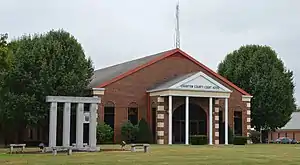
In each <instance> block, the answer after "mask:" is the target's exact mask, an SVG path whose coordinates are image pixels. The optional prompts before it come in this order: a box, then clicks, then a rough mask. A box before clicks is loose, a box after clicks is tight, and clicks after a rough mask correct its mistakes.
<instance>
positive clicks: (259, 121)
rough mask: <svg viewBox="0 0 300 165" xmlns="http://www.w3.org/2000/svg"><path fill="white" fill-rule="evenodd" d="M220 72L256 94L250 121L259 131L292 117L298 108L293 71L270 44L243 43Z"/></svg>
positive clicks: (227, 59) (280, 124)
mask: <svg viewBox="0 0 300 165" xmlns="http://www.w3.org/2000/svg"><path fill="white" fill-rule="evenodd" d="M218 72H219V74H221V75H222V76H224V77H225V78H227V79H228V80H230V81H231V82H233V83H235V84H236V85H237V86H239V87H241V88H243V89H244V90H246V91H247V92H249V93H250V94H251V95H253V99H252V104H251V110H252V113H251V118H252V123H251V124H252V125H253V126H255V128H256V129H257V130H261V129H271V130H274V129H277V128H280V127H283V126H284V125H285V124H286V123H287V122H288V121H289V120H290V116H291V113H292V112H294V111H295V109H296V105H295V99H294V97H293V94H294V84H293V72H292V71H290V70H287V69H286V68H285V66H284V64H283V62H282V60H280V59H279V58H278V57H277V53H276V52H275V51H274V50H272V49H271V48H270V47H269V46H259V45H247V46H242V47H241V48H240V49H238V50H235V51H233V52H232V53H230V54H228V55H227V56H226V58H225V60H224V61H222V62H221V63H220V64H219V66H218Z"/></svg>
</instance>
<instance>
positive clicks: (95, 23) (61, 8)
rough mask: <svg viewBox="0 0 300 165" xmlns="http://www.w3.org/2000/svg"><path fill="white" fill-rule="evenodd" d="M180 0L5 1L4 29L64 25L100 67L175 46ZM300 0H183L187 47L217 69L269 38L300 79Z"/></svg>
mask: <svg viewBox="0 0 300 165" xmlns="http://www.w3.org/2000/svg"><path fill="white" fill-rule="evenodd" d="M176 3H177V0H26V1H25V0H0V6H1V10H0V33H5V32H7V33H9V36H10V37H11V38H13V37H17V36H20V35H22V34H25V33H27V34H28V33H36V32H38V33H42V32H46V31H49V30H51V29H60V28H63V29H65V30H67V31H69V32H70V33H71V34H73V35H74V36H75V37H76V38H77V39H78V41H79V42H80V43H81V44H82V45H83V48H84V50H85V52H86V54H87V55H88V56H91V57H92V59H93V61H94V65H95V68H96V69H97V68H101V67H105V66H108V65H113V64H116V63H119V62H123V61H126V60H131V59H133V58H138V57H142V56H146V55H149V54H152V53H157V52H160V51H164V50H168V49H172V48H174V27H175V5H176ZM299 6H300V1H299V0H251V1H249V0H247V1H246V0H205V1H204V0H181V1H180V8H181V9H180V17H181V18H180V19H181V27H180V28H181V49H182V50H184V51H185V52H187V53H189V54H190V55H191V56H193V57H194V58H196V59H197V60H199V61H200V62H202V63H204V64H206V65H207V66H208V67H210V68H212V69H213V70H216V68H217V65H218V63H219V62H220V61H221V60H223V59H224V57H225V55H226V54H227V53H229V52H231V51H233V50H235V49H238V48H239V47H240V46H241V45H245V44H264V45H269V46H271V47H273V48H274V49H275V51H276V52H277V53H278V54H279V56H280V58H281V59H282V60H283V61H284V62H285V65H286V66H287V67H288V68H289V69H291V70H293V71H294V76H295V82H296V85H298V86H300V65H298V66H297V63H299V60H298V59H299V55H300V45H299V43H300V30H299V29H300V19H299V17H300V10H299V11H297V9H299ZM296 98H297V100H300V87H299V88H296Z"/></svg>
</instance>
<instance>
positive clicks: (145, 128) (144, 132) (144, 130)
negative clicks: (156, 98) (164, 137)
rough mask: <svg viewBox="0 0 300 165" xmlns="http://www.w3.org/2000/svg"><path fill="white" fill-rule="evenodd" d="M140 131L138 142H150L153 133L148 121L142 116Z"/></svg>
mask: <svg viewBox="0 0 300 165" xmlns="http://www.w3.org/2000/svg"><path fill="white" fill-rule="evenodd" d="M138 127H139V131H138V133H137V142H138V143H150V142H151V139H152V134H151V131H150V128H149V125H148V123H147V121H146V120H145V119H144V118H142V119H141V120H140V121H139V124H138Z"/></svg>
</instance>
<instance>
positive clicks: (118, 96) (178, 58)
mask: <svg viewBox="0 0 300 165" xmlns="http://www.w3.org/2000/svg"><path fill="white" fill-rule="evenodd" d="M196 71H202V72H204V73H205V74H207V75H209V76H211V77H212V78H214V79H215V80H216V81H219V82H220V80H219V79H217V78H216V77H214V76H212V75H210V74H209V73H208V72H207V71H206V70H204V69H203V68H201V67H200V66H198V65H197V64H195V63H193V62H192V61H190V60H188V59H186V58H185V57H183V56H182V55H181V54H179V53H178V54H176V55H173V56H171V57H168V58H166V59H163V60H161V61H159V62H157V63H155V64H152V65H150V66H148V67H147V68H144V69H142V70H140V71H138V72H136V73H134V74H132V75H130V76H127V77H125V78H123V79H121V80H119V81H117V82H114V83H112V84H110V85H108V86H106V87H105V94H104V97H102V102H103V103H104V104H105V103H106V102H108V101H112V102H114V103H115V105H116V107H115V135H116V136H115V138H116V139H115V140H116V141H119V140H120V138H119V137H120V136H119V135H120V128H121V124H122V123H124V122H125V121H127V107H128V105H129V104H130V103H131V102H136V103H137V104H138V105H139V119H141V118H142V117H144V118H145V119H147V105H148V104H147V101H148V95H147V93H146V90H147V89H150V88H152V87H153V86H154V85H155V84H157V83H161V82H163V81H165V80H167V79H170V78H173V77H176V76H179V75H183V74H187V73H191V72H196ZM220 83H221V84H223V85H224V86H226V87H228V88H229V89H231V90H233V93H232V95H231V98H230V99H229V119H230V120H229V123H230V126H232V125H233V110H235V109H237V108H238V107H240V108H241V109H243V110H244V109H246V107H245V103H244V102H242V98H241V96H242V95H241V94H240V93H239V92H238V91H236V90H234V89H232V88H231V87H229V86H228V85H227V84H224V83H223V82H220ZM151 100H155V99H152V98H151ZM165 102H167V99H166V100H165ZM173 103H175V101H173ZM220 106H221V107H222V108H221V109H220V110H221V111H222V110H224V109H223V108H224V102H222V99H221V102H220ZM203 108H205V107H203ZM207 108H208V107H207ZM99 113H100V115H99V116H100V117H99V120H100V121H103V105H102V106H100V108H99ZM245 113H246V112H245ZM223 114H224V113H223ZM165 117H166V121H167V115H166V116H165ZM245 120H246V119H245ZM149 124H151V123H149ZM166 124H168V122H166ZM165 127H167V125H165ZM246 127H247V126H244V133H245V135H246V132H247V131H246Z"/></svg>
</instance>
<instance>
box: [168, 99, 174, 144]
mask: <svg viewBox="0 0 300 165" xmlns="http://www.w3.org/2000/svg"><path fill="white" fill-rule="evenodd" d="M172 109H173V108H172V96H169V144H172V141H173V138H172V136H173V135H172V131H173V130H172V124H173V123H172Z"/></svg>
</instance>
